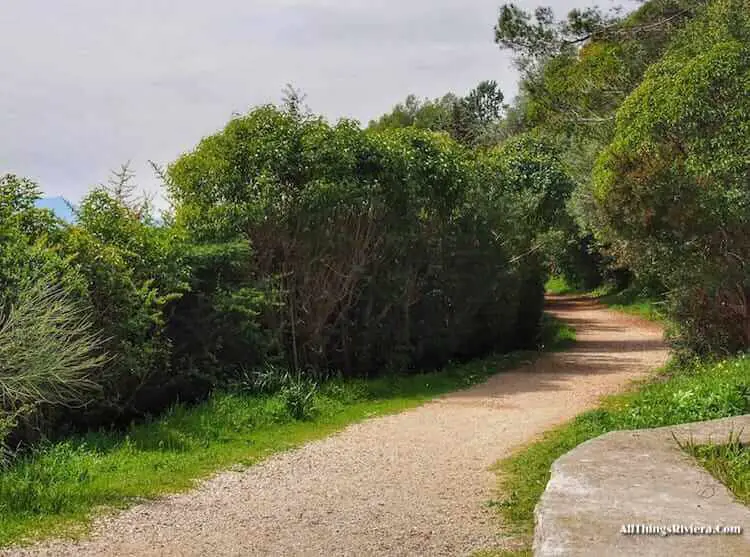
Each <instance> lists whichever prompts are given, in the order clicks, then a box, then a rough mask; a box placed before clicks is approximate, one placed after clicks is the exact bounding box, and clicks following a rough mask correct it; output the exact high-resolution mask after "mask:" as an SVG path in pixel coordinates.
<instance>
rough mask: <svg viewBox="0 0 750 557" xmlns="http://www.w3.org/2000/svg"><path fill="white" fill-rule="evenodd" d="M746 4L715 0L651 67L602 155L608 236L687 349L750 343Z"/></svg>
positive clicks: (598, 186)
mask: <svg viewBox="0 0 750 557" xmlns="http://www.w3.org/2000/svg"><path fill="white" fill-rule="evenodd" d="M748 8H750V3H749V2H748V0H716V1H715V2H713V3H712V4H711V5H710V6H709V8H708V9H707V11H706V13H705V14H703V15H702V16H701V17H700V18H698V19H696V20H695V21H694V22H693V23H691V24H690V25H689V26H688V27H687V28H686V29H685V31H684V32H683V33H681V34H680V35H679V36H678V37H677V38H676V39H675V41H674V43H673V44H672V46H671V47H670V48H669V50H668V51H667V54H666V55H665V57H664V59H663V60H661V61H660V62H658V63H657V64H655V65H654V66H653V67H651V68H650V69H649V70H648V72H647V73H646V76H645V79H644V81H643V83H642V84H641V85H640V86H638V88H637V89H636V90H635V91H634V92H633V93H632V94H631V95H630V96H629V97H628V98H627V100H626V101H625V103H624V104H623V106H622V107H621V108H620V110H619V111H618V113H617V128H616V133H615V136H614V140H613V142H612V143H611V145H610V146H609V147H608V148H607V149H606V151H605V152H604V153H603V154H602V155H601V157H600V158H599V160H598V162H597V165H596V168H595V174H594V179H595V180H594V193H595V199H596V202H597V206H598V208H599V210H600V211H601V214H602V219H603V222H604V224H605V227H604V228H603V229H602V230H601V231H600V234H601V235H603V236H604V237H605V238H606V239H608V240H609V241H611V242H612V243H613V244H614V245H615V247H616V249H617V250H618V252H619V255H620V257H621V258H623V259H625V260H626V261H627V262H628V264H629V265H630V266H631V267H632V268H633V269H635V270H636V271H637V272H640V273H644V274H654V275H656V276H658V277H659V278H660V279H661V280H662V281H663V282H664V284H665V285H666V286H667V287H668V288H669V289H670V291H671V294H670V296H671V301H672V305H671V311H672V316H673V318H674V320H675V323H677V327H678V329H677V337H676V340H677V341H678V343H679V345H680V346H685V347H689V348H691V349H694V350H697V351H699V352H708V351H716V350H728V351H733V350H737V349H741V348H746V347H748V346H750V266H749V262H750V242H748V238H750V181H749V180H748V176H750V97H749V96H748V95H747V84H748V82H750V46H748V45H750V16H749V15H748V14H750V9H748Z"/></svg>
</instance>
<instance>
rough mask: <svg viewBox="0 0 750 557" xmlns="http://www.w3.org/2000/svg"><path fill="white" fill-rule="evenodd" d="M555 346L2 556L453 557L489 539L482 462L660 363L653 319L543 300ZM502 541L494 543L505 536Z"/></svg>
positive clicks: (487, 486)
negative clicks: (568, 331)
mask: <svg viewBox="0 0 750 557" xmlns="http://www.w3.org/2000/svg"><path fill="white" fill-rule="evenodd" d="M549 309H550V311H552V312H553V313H554V314H556V315H557V316H558V317H560V318H562V319H564V320H565V321H567V322H569V323H570V324H571V325H573V326H574V327H575V328H576V329H577V337H578V343H577V344H576V346H575V347H574V348H573V349H571V350H568V351H567V352H562V353H553V354H546V355H544V356H542V357H541V358H540V359H539V360H537V361H536V362H535V363H531V364H528V365H526V366H525V367H522V368H519V369H517V370H514V371H511V372H505V373H501V374H498V375H496V376H495V377H493V378H491V379H490V380H489V381H488V382H487V383H485V384H483V385H479V386H477V387H474V388H472V389H469V390H466V391H463V392H458V393H454V394H451V395H448V396H445V397H442V398H440V399H437V400H435V401H433V402H431V403H428V404H426V405H424V406H422V407H420V408H417V409H415V410H411V411H407V412H404V413H401V414H397V415H393V416H387V417H382V418H376V419H372V420H368V421H365V422H362V423H359V424H355V425H352V426H350V427H348V428H346V429H345V430H344V431H342V432H340V433H338V434H336V435H333V436H331V437H329V438H327V439H323V440H320V441H316V442H312V443H309V444H307V445H305V446H303V447H301V448H299V449H296V450H292V451H289V452H286V453H282V454H278V455H276V456H273V457H271V458H269V459H268V460H266V461H264V462H262V463H260V464H258V465H256V466H253V467H251V468H248V469H247V470H245V471H242V472H225V473H222V474H220V475H217V476H215V477H214V478H213V479H211V480H208V481H206V482H204V483H202V484H201V485H200V486H199V487H198V488H197V489H196V490H194V491H192V492H190V493H186V494H183V495H176V496H171V497H167V498H164V499H160V500H158V501H155V502H150V503H146V504H143V505H139V506H137V507H134V508H132V509H130V510H128V511H125V512H123V513H121V514H119V515H117V516H115V517H110V518H103V519H100V520H99V521H98V522H97V524H96V525H95V527H94V533H93V537H92V538H91V539H89V540H87V541H83V542H80V543H71V542H54V543H51V544H45V545H41V546H36V547H34V548H31V549H28V550H23V551H20V550H17V551H13V552H6V553H2V554H3V555H30V554H34V555H97V556H98V555H139V556H140V555H170V556H172V555H207V556H222V555H237V556H239V555H242V556H246V555H283V556H292V555H324V556H338V555H352V556H355V555H356V556H364V555H367V556H370V555H410V556H411V555H427V556H438V555H451V556H453V555H466V554H470V553H471V552H472V551H473V550H476V549H482V548H484V549H486V548H493V547H502V546H503V543H504V540H503V538H502V536H501V535H499V534H498V530H499V529H500V526H499V525H498V523H497V522H496V520H495V518H494V512H493V511H492V510H489V509H488V508H487V507H486V505H484V504H483V503H484V502H486V501H487V500H489V499H492V498H493V497H494V496H495V494H494V488H495V484H496V478H495V475H494V474H493V473H492V472H490V471H489V467H490V466H491V465H492V464H493V463H494V462H495V461H497V460H498V459H500V458H502V457H504V456H506V455H508V454H509V453H510V452H511V451H512V450H513V449H514V448H515V447H517V446H518V445H520V444H522V443H525V442H528V441H529V440H531V439H533V438H534V437H535V436H537V435H538V434H540V433H542V432H543V431H545V430H547V429H549V428H550V427H552V426H554V425H556V424H559V423H560V422H563V421H565V420H568V419H569V418H572V417H573V416H575V415H576V414H579V413H580V412H582V411H583V410H585V409H587V408H590V407H591V406H593V405H595V404H596V402H597V400H598V399H599V398H600V397H601V396H602V395H605V394H608V393H612V392H615V391H617V390H619V389H621V388H623V387H624V386H625V385H626V384H627V383H628V382H629V381H630V380H631V379H634V378H638V377H640V376H643V375H644V374H646V373H647V372H648V371H649V370H651V369H653V368H655V367H657V366H659V365H661V364H662V363H663V362H664V361H665V359H666V356H667V352H666V349H665V347H664V345H663V344H662V342H661V336H662V333H661V330H660V328H659V327H658V326H656V325H654V324H650V323H646V322H644V321H641V320H639V319H636V318H632V317H628V316H624V315H622V314H618V313H614V312H611V311H608V310H606V309H604V308H602V307H600V306H597V305H595V304H594V303H592V302H590V301H586V300H576V299H572V298H554V299H552V301H551V304H550V308H549ZM506 543H507V542H506Z"/></svg>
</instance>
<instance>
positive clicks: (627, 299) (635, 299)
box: [593, 288, 666, 322]
mask: <svg viewBox="0 0 750 557" xmlns="http://www.w3.org/2000/svg"><path fill="white" fill-rule="evenodd" d="M593 295H594V296H596V298H597V300H598V301H599V302H601V303H602V304H604V305H605V306H607V307H609V308H610V309H614V310H617V311H622V312H624V313H629V314H631V315H637V316H639V317H643V318H644V319H648V320H649V321H657V322H664V321H666V316H665V314H664V309H663V302H661V301H659V300H655V299H654V298H652V297H650V296H649V295H648V294H646V293H644V292H642V291H641V290H639V289H637V288H629V289H626V290H622V291H620V292H613V291H611V290H610V291H607V290H606V289H604V290H600V291H598V292H595V293H594V294H593Z"/></svg>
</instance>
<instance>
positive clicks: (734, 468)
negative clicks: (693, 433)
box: [683, 434, 750, 505]
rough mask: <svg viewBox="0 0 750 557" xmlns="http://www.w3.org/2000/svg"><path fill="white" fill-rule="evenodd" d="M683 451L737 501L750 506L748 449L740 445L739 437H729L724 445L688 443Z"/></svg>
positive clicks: (749, 460)
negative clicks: (724, 486)
mask: <svg viewBox="0 0 750 557" xmlns="http://www.w3.org/2000/svg"><path fill="white" fill-rule="evenodd" d="M683 449H685V450H686V451H687V452H688V453H689V454H691V455H692V456H693V457H695V458H696V459H697V460H698V462H699V463H700V464H701V465H702V466H704V467H705V468H706V469H707V470H708V471H709V472H710V473H711V475H712V476H714V477H715V478H716V479H717V480H719V481H720V482H721V483H723V484H724V485H726V486H727V487H728V488H729V490H730V491H731V492H732V493H733V494H734V496H735V497H737V499H739V500H740V501H741V502H742V503H744V504H745V505H750V448H748V447H747V446H745V445H743V444H742V443H741V441H740V439H739V435H734V434H732V435H730V436H729V439H728V440H727V442H726V443H721V444H719V443H713V444H710V445H695V444H693V443H688V444H687V445H685V446H684V447H683Z"/></svg>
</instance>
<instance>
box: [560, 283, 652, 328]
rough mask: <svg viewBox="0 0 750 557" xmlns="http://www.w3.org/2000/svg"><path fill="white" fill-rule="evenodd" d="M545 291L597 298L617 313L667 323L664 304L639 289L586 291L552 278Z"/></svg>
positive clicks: (603, 286) (604, 287)
mask: <svg viewBox="0 0 750 557" xmlns="http://www.w3.org/2000/svg"><path fill="white" fill-rule="evenodd" d="M545 291H546V292H547V293H548V294H554V295H565V294H567V295H575V294H578V295H581V296H586V297H589V298H595V299H596V300H598V301H599V302H601V303H602V304H604V305H606V306H607V307H609V308H611V309H614V310H616V311H621V312H624V313H629V314H631V315H637V316H639V317H643V318H645V319H648V320H650V321H658V322H663V321H665V315H664V309H663V303H662V302H661V301H659V300H656V299H654V298H653V297H651V296H649V295H648V294H647V293H645V292H644V291H643V290H642V289H640V288H638V287H632V288H627V289H625V290H616V289H615V288H614V287H613V286H612V285H609V284H605V285H602V286H600V287H599V288H597V289H595V290H590V291H585V290H581V289H578V288H575V287H574V286H572V285H571V284H570V283H569V282H568V281H567V280H566V279H565V278H564V277H551V278H550V279H549V280H548V281H547V283H546V285H545Z"/></svg>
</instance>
